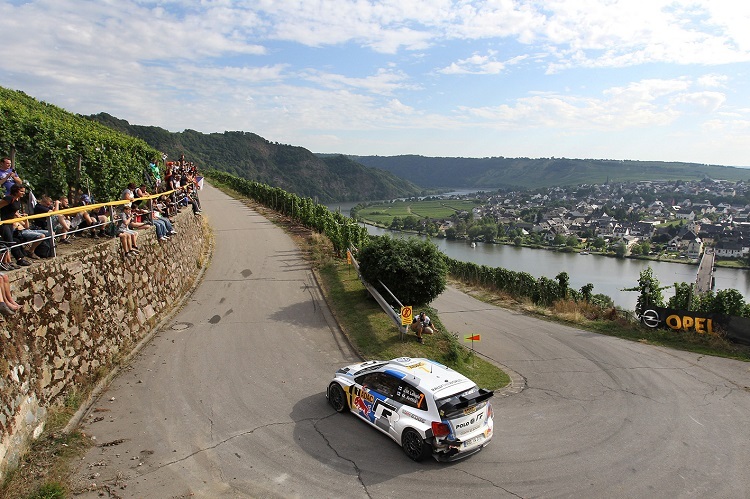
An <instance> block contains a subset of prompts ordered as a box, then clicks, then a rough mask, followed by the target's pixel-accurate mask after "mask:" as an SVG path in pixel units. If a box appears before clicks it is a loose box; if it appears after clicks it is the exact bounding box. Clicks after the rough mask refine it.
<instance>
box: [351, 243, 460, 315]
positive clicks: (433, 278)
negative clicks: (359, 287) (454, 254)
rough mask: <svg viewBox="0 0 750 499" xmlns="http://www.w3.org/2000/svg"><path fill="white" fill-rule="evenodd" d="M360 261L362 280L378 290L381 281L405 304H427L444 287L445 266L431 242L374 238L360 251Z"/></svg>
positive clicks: (385, 294)
mask: <svg viewBox="0 0 750 499" xmlns="http://www.w3.org/2000/svg"><path fill="white" fill-rule="evenodd" d="M359 264H360V272H361V273H362V278H363V279H364V280H365V281H367V282H369V283H370V284H371V285H373V286H375V287H376V288H378V289H379V290H380V291H381V292H382V291H383V289H382V286H381V284H380V282H382V283H383V284H385V286H387V287H388V289H389V290H390V291H391V292H392V293H393V294H394V295H395V296H396V297H397V298H398V299H399V300H400V301H401V303H403V304H404V305H414V306H422V305H426V304H428V303H430V302H431V301H432V300H434V299H435V298H437V296H438V295H439V294H440V293H442V292H443V290H445V285H446V275H447V272H448V266H447V264H446V262H445V259H444V257H443V254H442V253H441V252H440V250H438V248H437V246H435V245H434V244H433V243H432V242H430V241H423V240H421V239H417V238H409V239H394V238H391V237H388V236H378V237H373V238H371V239H370V242H369V243H367V245H365V246H364V248H362V249H361V250H360V252H359ZM384 296H386V299H388V296H387V293H384Z"/></svg>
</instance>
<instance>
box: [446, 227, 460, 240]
mask: <svg viewBox="0 0 750 499" xmlns="http://www.w3.org/2000/svg"><path fill="white" fill-rule="evenodd" d="M456 232H457V231H456V228H455V227H448V228H447V229H445V237H446V239H450V240H451V241H452V240H454V239H456Z"/></svg>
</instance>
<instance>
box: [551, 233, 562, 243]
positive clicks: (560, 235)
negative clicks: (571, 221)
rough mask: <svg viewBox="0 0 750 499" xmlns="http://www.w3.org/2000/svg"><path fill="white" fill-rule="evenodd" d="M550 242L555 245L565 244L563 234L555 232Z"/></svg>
mask: <svg viewBox="0 0 750 499" xmlns="http://www.w3.org/2000/svg"><path fill="white" fill-rule="evenodd" d="M552 244H554V245H555V246H562V245H563V244H565V236H563V235H562V234H556V235H555V238H554V239H553V240H552Z"/></svg>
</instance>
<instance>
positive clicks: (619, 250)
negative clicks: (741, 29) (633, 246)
mask: <svg viewBox="0 0 750 499" xmlns="http://www.w3.org/2000/svg"><path fill="white" fill-rule="evenodd" d="M614 251H615V256H616V257H617V258H625V255H626V254H627V252H628V247H627V246H626V245H625V243H622V242H621V243H617V244H615V247H614Z"/></svg>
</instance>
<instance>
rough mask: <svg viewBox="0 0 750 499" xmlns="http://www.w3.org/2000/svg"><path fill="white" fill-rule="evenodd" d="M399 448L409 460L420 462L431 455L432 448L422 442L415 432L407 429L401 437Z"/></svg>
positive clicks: (422, 439) (420, 436)
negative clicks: (401, 448)
mask: <svg viewBox="0 0 750 499" xmlns="http://www.w3.org/2000/svg"><path fill="white" fill-rule="evenodd" d="M401 447H403V449H404V452H405V453H406V455H407V456H409V458H410V459H413V460H414V461H422V460H424V459H425V458H427V457H429V456H431V455H432V446H431V445H429V444H428V443H427V442H425V441H424V438H422V435H420V434H419V432H418V431H417V430H414V429H412V428H407V429H405V430H404V433H403V434H402V435H401Z"/></svg>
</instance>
